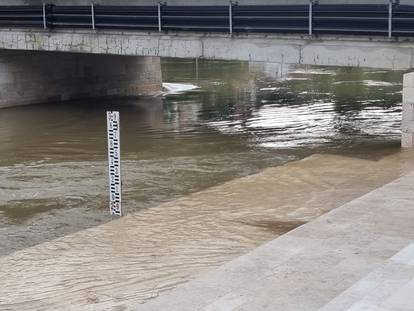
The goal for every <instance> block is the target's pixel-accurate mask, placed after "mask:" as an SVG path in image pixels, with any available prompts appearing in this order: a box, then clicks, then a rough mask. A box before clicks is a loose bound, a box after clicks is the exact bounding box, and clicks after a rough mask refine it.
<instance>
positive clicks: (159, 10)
mask: <svg viewBox="0 0 414 311" xmlns="http://www.w3.org/2000/svg"><path fill="white" fill-rule="evenodd" d="M161 22H162V21H161V2H158V32H161V31H162V23H161Z"/></svg>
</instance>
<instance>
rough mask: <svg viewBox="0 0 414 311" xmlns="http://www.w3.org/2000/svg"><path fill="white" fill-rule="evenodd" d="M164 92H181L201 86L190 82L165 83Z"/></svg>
mask: <svg viewBox="0 0 414 311" xmlns="http://www.w3.org/2000/svg"><path fill="white" fill-rule="evenodd" d="M162 88H163V89H164V94H181V93H185V92H188V91H192V90H196V89H199V88H200V87H199V86H197V85H194V84H190V83H163V84H162Z"/></svg>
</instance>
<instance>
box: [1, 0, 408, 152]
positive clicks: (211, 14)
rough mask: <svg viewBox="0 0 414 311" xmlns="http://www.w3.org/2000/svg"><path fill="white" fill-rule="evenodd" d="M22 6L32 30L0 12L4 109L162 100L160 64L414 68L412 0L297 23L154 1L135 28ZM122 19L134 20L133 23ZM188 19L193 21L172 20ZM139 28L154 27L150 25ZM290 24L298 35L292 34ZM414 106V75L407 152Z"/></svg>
mask: <svg viewBox="0 0 414 311" xmlns="http://www.w3.org/2000/svg"><path fill="white" fill-rule="evenodd" d="M21 2H22V3H24V4H30V5H32V6H33V7H34V11H31V13H30V15H25V17H24V18H22V19H21V20H23V21H25V22H26V24H25V23H20V24H13V23H12V26H10V25H8V24H7V21H9V22H10V19H9V20H8V18H9V17H8V16H12V17H13V16H16V14H14V13H13V14H10V13H8V12H6V11H2V9H1V7H0V17H1V18H2V19H1V21H3V24H2V25H3V27H2V28H0V50H1V53H0V67H1V71H2V72H4V73H5V74H4V75H3V77H1V79H0V85H1V86H2V89H3V90H4V91H3V92H2V94H1V95H0V107H7V106H14V105H18V104H31V103H37V102H44V101H50V100H56V101H60V100H68V99H77V98H84V97H96V96H108V95H110V96H136V95H141V94H149V93H154V92H157V91H159V90H160V88H161V73H160V64H159V57H179V58H206V59H221V60H241V61H256V62H257V61H258V62H271V63H277V64H280V66H281V67H282V66H283V65H286V64H307V65H325V66H352V67H371V68H384V69H391V70H410V69H411V68H412V67H413V62H414V38H412V37H411V36H412V35H413V34H414V31H413V32H410V31H411V30H410V29H411V28H410V27H413V30H414V26H413V25H414V13H412V12H411V10H412V11H413V12H414V6H413V7H410V6H407V5H404V1H400V5H403V6H398V5H397V4H396V3H394V2H393V1H390V2H387V1H385V2H384V1H367V3H375V4H376V5H374V6H372V5H371V6H367V7H366V8H364V7H362V6H352V4H350V6H349V7H347V8H348V9H347V10H348V11H347V12H348V13H343V14H345V15H344V16H339V17H338V14H340V13H339V12H342V11H343V10H342V8H340V7H339V8H338V9H335V8H332V6H326V7H324V6H323V5H321V4H318V5H319V6H316V4H314V3H313V2H310V3H309V2H307V1H306V2H305V4H306V5H305V4H304V2H303V1H295V3H297V5H296V6H291V7H293V9H292V10H293V11H295V10H296V11H295V12H296V13H297V14H295V16H296V15H298V14H299V16H296V17H292V18H293V19H292V20H289V19H290V18H291V17H289V16H290V15H292V14H290V15H289V14H288V13H286V14H285V13H283V12H282V13H283V14H282V13H280V12H279V11H283V10H284V9H285V8H286V6H285V7H283V6H278V7H275V6H273V7H264V8H262V9H255V11H254V12H253V13H252V11H251V8H252V6H250V7H239V8H237V9H236V8H235V7H234V8H233V5H232V4H231V5H230V6H229V5H228V3H227V4H226V6H224V5H223V4H222V3H221V2H220V1H214V3H213V4H215V5H216V4H217V5H218V6H217V8H218V9H217V8H214V9H211V7H210V8H208V9H206V10H207V11H203V12H202V11H200V10H204V9H202V8H201V7H198V8H196V7H195V6H194V7H193V8H195V9H194V10H195V11H196V12H198V13H197V14H196V15H197V16H198V19H196V20H195V21H194V18H193V17H194V16H188V15H186V13H188V11H183V9H180V8H179V7H174V10H175V11H176V12H178V13H174V10H170V11H168V10H165V13H163V11H161V7H160V6H159V5H158V4H157V5H154V3H153V1H146V2H142V1H140V2H139V3H140V5H142V4H147V5H148V6H147V7H146V9H145V10H147V11H146V12H149V13H145V14H146V15H143V14H144V13H139V14H138V13H137V14H138V17H139V20H140V22H139V24H134V23H135V22H134V21H132V22H131V14H130V13H128V12H127V13H117V14H116V15H114V16H112V17H111V16H110V14H109V13H104V11H102V10H104V9H105V7H103V6H102V7H98V6H96V7H95V6H94V5H90V4H88V5H85V4H86V1H65V2H63V1H55V2H54V3H55V4H57V6H56V7H49V6H44V5H43V6H42V5H40V4H39V1H34V0H29V1H21ZM172 2H173V4H180V2H179V1H178V2H177V1H175V3H174V1H172ZM346 2H347V3H349V2H350V1H346ZM409 2H410V1H408V2H407V3H409ZM10 3H13V4H16V1H12V2H10ZM61 3H64V4H65V5H66V4H76V5H79V4H81V5H82V6H80V7H76V8H72V9H71V10H74V11H70V12H69V14H68V13H65V10H69V8H68V7H63V9H62V10H61V11H59V10H58V9H56V8H59V6H58V5H59V4H61ZM135 3H137V2H136V1H135V2H134V1H123V4H128V5H131V4H135ZM243 3H244V2H242V4H243ZM267 3H268V2H267ZM272 3H274V2H273V1H272ZM279 3H282V2H281V1H279ZM289 3H291V2H289ZM329 3H332V2H331V1H330V2H329ZM340 3H344V2H343V1H341V2H340ZM5 4H7V0H6V3H5ZM17 4H19V3H17ZM100 4H101V5H106V4H108V1H106V2H105V1H100ZM121 4H122V3H121ZM255 4H256V2H255ZM257 4H259V3H257ZM263 4H266V1H263ZM281 7H283V8H282V9H280V8H281ZM184 8H188V7H184ZM244 8H246V9H244ZM270 8H271V9H272V10H273V12H276V13H274V14H276V15H277V16H276V17H277V19H278V20H279V19H280V20H286V21H285V22H283V23H284V24H280V23H279V22H278V21H272V20H271V18H274V17H275V16H273V17H272V16H270V17H269V16H268V15H267V11H268V10H269V9H270ZM327 8H328V9H329V10H327ZM40 9H41V10H40ZM156 9H157V10H156ZM371 9H372V10H374V11H375V12H374V11H373V12H374V13H372V12H371V11H369V10H371ZM36 10H37V11H36ZM48 10H51V11H48ZM54 10H55V11H54ZM95 10H96V11H95ZM99 10H101V11H102V12H101V13H99ZM233 10H235V11H234V12H233ZM237 10H239V11H237ZM248 10H250V11H248ZM318 10H319V11H318ZM367 10H368V11H367ZM247 11H248V12H249V13H248V14H247V13H243V12H247ZM327 11H329V12H331V13H329V12H328V13H327ZM18 12H20V11H18ZM33 12H34V13H33ZM62 12H63V13H62ZM171 12H172V13H171ZM206 12H207V13H206ZM237 12H238V13H237ZM361 12H362V13H361ZM367 12H368V13H367ZM8 14H9V15H8ZM19 14H20V13H19ZM122 14H126V15H128V14H129V15H128V16H127V17H126V18H127V19H125V16H122ZM163 14H164V15H163ZM174 14H176V15H174ZM237 14H239V15H237ZM243 14H245V15H243ZM246 14H247V15H246ZM300 14H302V15H300ZM329 14H331V15H329ZM341 14H342V13H341ZM347 14H348V15H347ZM361 14H368V15H366V16H365V15H361ZM372 14H373V15H372ZM404 14H405V15H404ZM27 16H30V18H29V17H27ZM108 16H109V17H108ZM401 16H403V17H401ZM407 16H408V17H407ZM135 17H137V16H135ZM13 18H14V17H13ZM108 18H109V19H108ZM111 18H112V19H111ZM177 18H178V19H177ZM180 18H181V19H182V20H184V21H185V23H181V24H180V23H179V22H175V23H173V22H172V21H173V20H180ZM141 20H148V21H149V22H148V23H144V25H143V24H142V21H141ZM169 20H170V22H168V21H169ZM269 20H270V22H269ZM339 20H345V21H348V22H349V21H351V22H352V23H351V24H355V25H357V26H358V27H354V26H352V25H350V24H349V23H348V24H341V23H339V24H340V25H341V26H340V28H332V27H333V26H332V24H333V25H336V24H337V23H338V21H339ZM367 20H368V21H367ZM4 21H6V22H4ZM27 21H29V22H30V23H28V24H27ZM407 21H408V24H407ZM292 22H293V23H294V24H295V25H296V24H297V25H299V26H300V27H299V26H298V27H296V26H295V27H296V28H294V29H293V28H291V25H292ZM31 23H33V24H31ZM111 23H112V24H111ZM177 23H178V24H177ZM28 25H29V26H28ZM30 25H34V26H30ZM39 25H40V26H39ZM108 25H109V26H108ZM131 25H132V26H134V27H131ZM188 25H191V27H189V26H188ZM407 25H408V26H407ZM115 26H116V27H115ZM168 27H169V28H168ZM255 27H256V28H255ZM375 27H377V28H375ZM140 28H142V29H140ZM58 52H59V53H58ZM62 52H66V53H62ZM413 106H414V78H413V76H412V75H411V74H407V75H406V76H405V79H404V105H403V110H404V111H403V115H404V117H403V139H402V142H403V146H407V147H408V146H413V144H414V109H413Z"/></svg>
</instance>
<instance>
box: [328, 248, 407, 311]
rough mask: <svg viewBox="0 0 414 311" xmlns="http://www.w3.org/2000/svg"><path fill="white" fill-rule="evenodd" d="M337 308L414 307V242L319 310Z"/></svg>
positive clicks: (391, 310) (378, 310) (387, 310)
mask: <svg viewBox="0 0 414 311" xmlns="http://www.w3.org/2000/svg"><path fill="white" fill-rule="evenodd" d="M338 310H346V311H362V310H371V311H412V310H414V243H411V244H410V245H408V246H407V247H405V248H403V249H402V250H401V251H400V252H398V253H397V254H396V255H394V256H393V257H391V258H390V259H389V260H387V261H386V262H385V263H384V265H383V266H381V267H380V268H378V269H376V270H374V271H372V272H371V273H369V274H368V275H366V276H365V277H364V278H362V279H361V280H360V281H358V282H356V283H355V284H354V285H353V286H351V287H350V288H348V289H347V290H346V291H344V292H343V293H342V294H341V295H338V296H337V297H336V298H335V299H333V300H332V301H330V302H329V303H328V304H326V305H325V306H324V307H323V308H321V309H320V311H338Z"/></svg>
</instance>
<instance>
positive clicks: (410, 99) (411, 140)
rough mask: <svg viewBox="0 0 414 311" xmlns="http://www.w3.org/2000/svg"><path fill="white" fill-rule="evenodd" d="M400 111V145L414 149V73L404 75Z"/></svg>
mask: <svg viewBox="0 0 414 311" xmlns="http://www.w3.org/2000/svg"><path fill="white" fill-rule="evenodd" d="M402 110H403V111H402V115H403V116H402V139H401V145H402V147H403V148H412V147H414V72H410V73H406V74H405V75H404V83H403V108H402Z"/></svg>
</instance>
